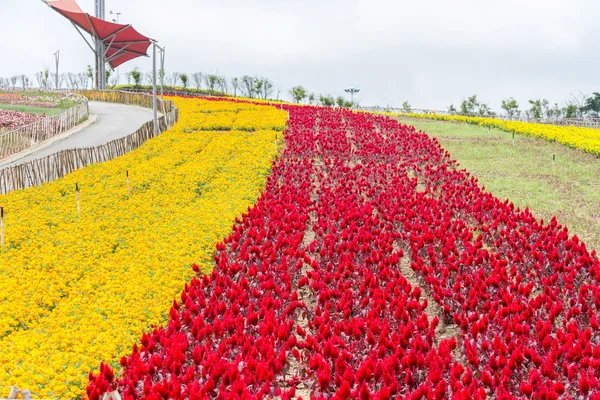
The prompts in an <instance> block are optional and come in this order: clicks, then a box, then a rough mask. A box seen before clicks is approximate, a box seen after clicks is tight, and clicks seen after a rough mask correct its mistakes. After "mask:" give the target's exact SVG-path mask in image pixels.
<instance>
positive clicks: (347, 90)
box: [344, 87, 360, 105]
mask: <svg viewBox="0 0 600 400" xmlns="http://www.w3.org/2000/svg"><path fill="white" fill-rule="evenodd" d="M344 92H346V93H350V101H351V102H352V104H353V105H354V93H358V92H360V89H357V88H354V87H351V88H348V89H344Z"/></svg>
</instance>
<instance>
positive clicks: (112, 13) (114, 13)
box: [109, 10, 121, 85]
mask: <svg viewBox="0 0 600 400" xmlns="http://www.w3.org/2000/svg"><path fill="white" fill-rule="evenodd" d="M109 13H110V15H116V16H117V19H114V18H113V22H114V23H116V24H118V23H119V15H121V13H120V12H113V10H110V11H109ZM119 83H121V82H120V76H119V67H117V85H118V84H119Z"/></svg>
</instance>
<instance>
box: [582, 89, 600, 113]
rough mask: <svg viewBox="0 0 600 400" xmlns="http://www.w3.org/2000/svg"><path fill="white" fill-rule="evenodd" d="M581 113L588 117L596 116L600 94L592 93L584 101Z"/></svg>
mask: <svg viewBox="0 0 600 400" xmlns="http://www.w3.org/2000/svg"><path fill="white" fill-rule="evenodd" d="M583 111H584V112H586V113H588V114H590V115H593V116H598V114H599V113H600V93H598V92H594V93H592V95H591V96H590V97H588V98H586V99H585V104H584V106H583Z"/></svg>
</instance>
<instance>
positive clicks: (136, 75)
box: [129, 67, 142, 87]
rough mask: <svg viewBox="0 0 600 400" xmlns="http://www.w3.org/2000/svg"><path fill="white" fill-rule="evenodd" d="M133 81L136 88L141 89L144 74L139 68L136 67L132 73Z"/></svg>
mask: <svg viewBox="0 0 600 400" xmlns="http://www.w3.org/2000/svg"><path fill="white" fill-rule="evenodd" d="M129 74H130V75H131V79H133V84H134V86H135V87H140V84H141V83H142V72H141V71H140V70H139V69H138V67H134V68H133V69H132V70H131V72H130V73H129Z"/></svg>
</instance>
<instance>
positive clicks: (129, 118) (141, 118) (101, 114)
mask: <svg viewBox="0 0 600 400" xmlns="http://www.w3.org/2000/svg"><path fill="white" fill-rule="evenodd" d="M89 105H90V115H91V114H95V115H97V117H98V121H97V122H96V123H95V124H93V125H91V126H88V127H86V128H85V129H81V130H76V131H75V132H74V133H73V134H71V135H69V136H68V137H66V138H64V139H62V140H59V141H56V142H55V143H50V144H48V145H43V144H41V145H39V146H38V147H37V148H35V149H33V151H28V150H25V151H24V152H23V153H22V154H23V157H18V155H13V156H11V157H10V158H9V159H8V160H5V161H4V162H3V161H1V160H0V169H1V168H6V167H12V166H14V165H19V164H23V163H26V162H28V161H31V160H35V159H38V158H43V157H45V156H47V155H49V154H52V153H56V152H59V151H61V150H65V149H74V148H81V147H91V146H97V145H100V144H104V143H107V142H110V141H111V140H114V139H119V138H122V137H125V136H127V135H129V134H131V133H133V132H135V131H136V130H138V129H139V128H140V127H141V126H142V125H143V124H144V123H145V122H148V121H150V120H152V110H149V109H145V108H142V107H137V106H128V105H123V104H115V103H101V102H97V101H90V102H89Z"/></svg>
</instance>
